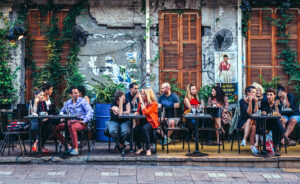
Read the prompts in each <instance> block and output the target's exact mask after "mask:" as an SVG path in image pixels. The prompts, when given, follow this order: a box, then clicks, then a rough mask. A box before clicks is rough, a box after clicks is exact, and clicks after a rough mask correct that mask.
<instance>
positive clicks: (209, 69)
mask: <svg viewBox="0 0 300 184" xmlns="http://www.w3.org/2000/svg"><path fill="white" fill-rule="evenodd" d="M206 43H207V44H205V43H204V44H203V49H202V75H203V76H204V77H205V76H206V78H204V79H203V81H207V83H213V82H214V77H215V76H214V67H215V57H214V55H215V54H214V53H215V52H214V47H213V43H212V41H209V40H208V41H207V42H206Z"/></svg>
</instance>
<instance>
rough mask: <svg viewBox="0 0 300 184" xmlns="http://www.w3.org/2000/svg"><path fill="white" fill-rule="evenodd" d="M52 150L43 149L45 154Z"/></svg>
mask: <svg viewBox="0 0 300 184" xmlns="http://www.w3.org/2000/svg"><path fill="white" fill-rule="evenodd" d="M49 152H50V151H49V150H48V149H46V148H45V149H42V153H44V154H48V153H49Z"/></svg>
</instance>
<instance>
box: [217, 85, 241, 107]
mask: <svg viewBox="0 0 300 184" xmlns="http://www.w3.org/2000/svg"><path fill="white" fill-rule="evenodd" d="M221 88H222V89H223V91H224V93H225V95H226V96H227V98H228V102H229V103H235V102H237V100H238V90H237V83H223V84H221Z"/></svg>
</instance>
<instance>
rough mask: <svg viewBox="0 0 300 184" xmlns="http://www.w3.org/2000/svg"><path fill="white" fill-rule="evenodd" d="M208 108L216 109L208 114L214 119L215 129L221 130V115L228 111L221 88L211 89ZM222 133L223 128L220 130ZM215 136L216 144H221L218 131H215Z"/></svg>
mask: <svg viewBox="0 0 300 184" xmlns="http://www.w3.org/2000/svg"><path fill="white" fill-rule="evenodd" d="M208 106H215V107H218V108H216V109H213V110H212V111H211V113H210V114H211V115H212V117H213V119H214V122H215V128H216V129H219V128H222V125H221V117H222V113H223V111H224V112H227V111H228V107H229V103H228V98H227V96H225V93H224V91H223V90H222V88H221V87H219V86H215V87H213V88H212V91H211V97H209V98H208ZM222 132H224V130H223V128H222ZM216 135H217V144H219V143H220V144H221V142H220V139H219V137H220V135H219V131H218V130H217V131H216Z"/></svg>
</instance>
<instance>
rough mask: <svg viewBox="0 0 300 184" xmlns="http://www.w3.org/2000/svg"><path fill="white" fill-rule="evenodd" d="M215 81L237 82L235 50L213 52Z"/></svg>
mask: <svg viewBox="0 0 300 184" xmlns="http://www.w3.org/2000/svg"><path fill="white" fill-rule="evenodd" d="M214 71H215V72H214V73H215V83H236V82H237V58H236V53H235V52H215V69H214Z"/></svg>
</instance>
